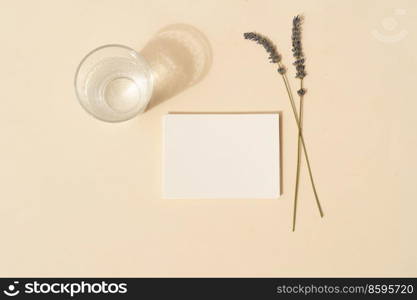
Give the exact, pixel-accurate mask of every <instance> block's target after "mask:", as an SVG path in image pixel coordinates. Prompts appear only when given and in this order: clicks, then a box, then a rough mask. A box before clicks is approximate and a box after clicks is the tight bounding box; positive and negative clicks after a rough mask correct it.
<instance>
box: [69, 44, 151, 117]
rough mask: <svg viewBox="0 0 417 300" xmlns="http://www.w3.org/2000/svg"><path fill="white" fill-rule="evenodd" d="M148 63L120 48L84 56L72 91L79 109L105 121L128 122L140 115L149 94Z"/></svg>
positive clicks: (135, 54)
mask: <svg viewBox="0 0 417 300" xmlns="http://www.w3.org/2000/svg"><path fill="white" fill-rule="evenodd" d="M153 81H154V80H153V75H152V70H151V68H150V66H149V64H148V62H147V61H146V60H145V58H143V57H142V56H141V55H140V54H139V53H138V52H136V51H135V50H133V49H131V48H129V47H126V46H123V45H105V46H102V47H99V48H97V49H94V50H93V51H91V52H90V53H88V54H87V55H86V56H85V57H84V58H83V60H82V61H81V63H80V65H79V66H78V68H77V72H76V74H75V91H76V94H77V97H78V100H79V101H80V104H81V105H82V107H83V108H84V109H85V110H86V111H87V112H89V113H90V114H91V115H93V116H94V117H96V118H98V119H100V120H102V121H107V122H121V121H126V120H129V119H131V118H133V117H135V116H136V115H138V114H139V113H141V112H143V111H144V110H145V109H146V106H147V105H148V103H149V101H150V99H151V96H152V91H153Z"/></svg>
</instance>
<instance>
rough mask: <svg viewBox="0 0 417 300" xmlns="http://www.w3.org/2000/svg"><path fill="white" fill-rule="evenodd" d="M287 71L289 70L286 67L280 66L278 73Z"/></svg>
mask: <svg viewBox="0 0 417 300" xmlns="http://www.w3.org/2000/svg"><path fill="white" fill-rule="evenodd" d="M286 71H287V70H286V69H285V67H279V68H278V73H279V74H281V75H284V74H285V72H286Z"/></svg>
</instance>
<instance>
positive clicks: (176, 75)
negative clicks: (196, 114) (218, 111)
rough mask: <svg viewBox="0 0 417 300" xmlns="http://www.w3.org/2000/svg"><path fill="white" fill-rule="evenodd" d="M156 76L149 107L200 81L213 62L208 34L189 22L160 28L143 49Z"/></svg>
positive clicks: (143, 53)
mask: <svg viewBox="0 0 417 300" xmlns="http://www.w3.org/2000/svg"><path fill="white" fill-rule="evenodd" d="M140 53H141V54H142V55H143V56H144V57H145V58H146V59H147V60H148V62H149V64H150V66H151V68H152V71H153V75H154V92H153V95H152V98H151V100H150V103H149V105H148V107H147V110H151V109H152V108H153V107H155V106H156V105H158V104H160V103H162V102H164V101H166V100H168V99H170V98H172V97H174V96H175V95H177V94H179V93H181V92H182V91H184V90H185V89H187V88H188V87H190V86H193V85H195V84H196V83H198V82H199V81H201V80H202V79H203V78H204V77H205V76H206V75H207V73H208V71H209V69H210V67H211V64H212V51H211V47H210V43H209V41H208V40H207V38H206V37H205V35H204V34H203V33H202V32H201V31H199V30H198V29H197V28H195V27H193V26H191V25H187V24H173V25H169V26H167V27H164V28H163V29H161V30H160V31H158V32H157V33H156V34H155V36H154V37H153V38H152V39H151V40H150V41H149V43H148V44H147V45H146V46H145V47H144V48H143V49H142V50H141V51H140Z"/></svg>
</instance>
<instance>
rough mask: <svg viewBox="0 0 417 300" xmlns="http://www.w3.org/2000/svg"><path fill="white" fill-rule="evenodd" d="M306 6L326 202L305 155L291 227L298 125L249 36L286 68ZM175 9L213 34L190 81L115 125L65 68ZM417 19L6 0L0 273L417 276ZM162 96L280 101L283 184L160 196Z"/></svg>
mask: <svg viewBox="0 0 417 300" xmlns="http://www.w3.org/2000/svg"><path fill="white" fill-rule="evenodd" d="M398 9H400V10H398ZM301 12H302V13H304V15H305V17H306V21H305V25H304V28H305V29H304V47H305V53H306V56H307V57H308V60H307V70H308V73H309V75H308V77H307V78H306V86H307V88H308V89H309V90H308V94H307V96H306V106H305V126H306V130H305V136H306V141H307V143H308V147H309V149H310V155H311V159H312V165H313V169H314V173H315V176H316V179H317V184H318V190H319V193H320V195H321V199H322V203H323V207H324V210H325V214H326V216H325V218H324V219H320V218H319V216H318V212H317V210H316V207H315V203H314V198H313V194H312V191H311V188H310V185H309V182H308V178H307V176H306V175H307V174H306V169H305V168H304V169H303V174H302V176H303V177H302V187H301V188H302V192H301V199H300V205H299V207H300V210H299V218H298V220H299V222H298V227H297V231H296V232H295V233H292V232H291V230H290V228H291V215H292V214H291V211H292V197H293V185H294V177H295V161H296V156H295V149H296V124H295V122H294V120H293V118H292V115H291V111H290V106H289V103H288V99H287V97H286V94H285V91H284V87H283V84H282V82H281V79H280V78H279V77H278V76H277V73H276V70H275V68H274V67H273V66H272V65H270V64H267V63H266V55H265V53H264V52H263V50H262V49H260V48H259V47H258V46H256V45H254V44H251V43H249V42H247V41H244V40H243V39H242V33H243V32H244V31H248V30H257V31H259V32H262V33H265V34H267V35H269V36H270V37H271V38H272V39H273V40H274V41H275V42H276V43H277V44H278V48H279V50H280V51H281V52H282V53H283V55H284V62H285V63H286V64H287V65H289V64H290V62H291V61H292V58H291V57H290V55H291V53H290V34H291V18H292V16H294V15H295V14H297V13H301ZM395 22H397V23H395ZM175 23H185V24H189V25H192V26H194V27H196V28H198V29H199V30H200V31H201V32H203V33H204V35H205V36H206V37H207V39H208V41H209V43H210V44H211V48H212V53H213V61H212V64H211V68H210V70H209V72H208V74H207V76H206V77H205V78H203V80H201V82H200V83H198V84H196V85H194V86H193V87H190V88H188V89H186V90H184V91H183V92H181V93H179V94H177V95H176V96H174V97H171V98H170V99H169V100H167V101H164V102H163V103H161V104H159V105H156V106H155V107H153V108H152V109H151V110H150V111H148V112H146V113H145V114H144V115H142V116H140V117H137V118H135V119H133V120H131V121H128V122H124V123H119V124H108V123H104V122H101V121H98V120H96V119H94V118H92V117H91V116H90V115H88V114H87V113H86V112H84V111H83V109H82V108H81V106H80V105H79V104H78V103H77V100H76V98H75V94H74V89H73V76H74V73H75V69H76V67H77V64H78V63H79V61H80V60H81V58H82V57H83V56H84V55H85V54H86V53H87V52H88V51H90V50H91V49H93V48H95V47H97V46H100V45H103V44H108V43H120V44H125V45H129V46H131V47H134V48H136V49H138V50H140V49H142V48H143V47H144V46H145V45H146V44H147V43H148V42H149V41H150V40H151V39H152V37H153V36H154V35H155V33H156V32H157V31H158V30H160V29H161V28H163V27H164V26H167V25H170V24H175ZM416 28H417V2H415V1H359V0H358V1H330V0H329V1H292V2H291V1H251V0H249V1H184V0H180V1H133V0H132V1H127V0H124V1H93V0H91V1H81V0H79V1H52V0H51V1H6V0H2V1H1V2H0V36H1V38H2V43H1V56H0V57H1V61H0V62H1V63H0V66H1V69H0V70H1V71H0V82H1V101H2V103H1V109H0V114H1V115H0V137H1V139H0V154H1V155H0V182H1V186H0V236H1V240H2V243H1V246H0V276H417V241H416V236H417V221H416V217H415V213H416V209H417V185H416V179H415V170H416V168H417V157H416V150H417V141H416V125H417V121H416V117H415V114H416V111H417V101H416V82H417V81H416V79H417V76H416V74H417V73H416V69H417V54H416V53H417V39H416V34H415V29H416ZM392 37H394V41H392ZM390 41H391V42H390ZM291 72H293V70H292V69H291ZM290 74H292V73H290ZM292 82H293V83H294V84H295V80H293V81H292ZM168 111H236V112H238V111H282V112H283V119H284V120H283V127H284V130H283V144H284V146H283V151H284V161H283V165H284V170H283V171H284V187H283V188H284V195H283V197H282V198H280V199H278V200H264V201H260V200H256V201H252V200H244V201H239V200H233V201H232V200H199V201H196V200H187V201H185V200H184V201H181V200H178V201H173V200H162V199H161V197H160V195H161V186H160V184H161V182H160V180H161V159H160V156H161V117H162V116H163V115H164V114H166V113H167V112H168Z"/></svg>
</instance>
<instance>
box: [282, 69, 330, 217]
mask: <svg viewBox="0 0 417 300" xmlns="http://www.w3.org/2000/svg"><path fill="white" fill-rule="evenodd" d="M281 66H282V65H281ZM282 79H283V80H284V84H285V88H286V89H287V93H288V98H289V99H290V103H291V108H292V111H293V113H294V118H295V121H296V123H297V127H298V132H299V138H300V140H301V145H302V146H303V150H304V156H305V159H306V163H307V169H308V174H309V176H310V181H311V185H312V187H313V192H314V196H315V198H316V203H317V207H318V209H319V212H320V216H321V217H322V218H323V216H324V214H323V209H322V208H321V204H320V200H319V197H318V194H317V189H316V185H315V184H314V178H313V172H312V170H311V165H310V159H309V158H308V153H307V147H306V144H305V141H304V135H303V132H302V130H301V125H300V124H301V123H300V119H299V117H298V113H297V107H296V106H295V102H294V98H293V96H292V92H291V87H290V83H289V81H288V78H287V75H286V74H283V75H282Z"/></svg>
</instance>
